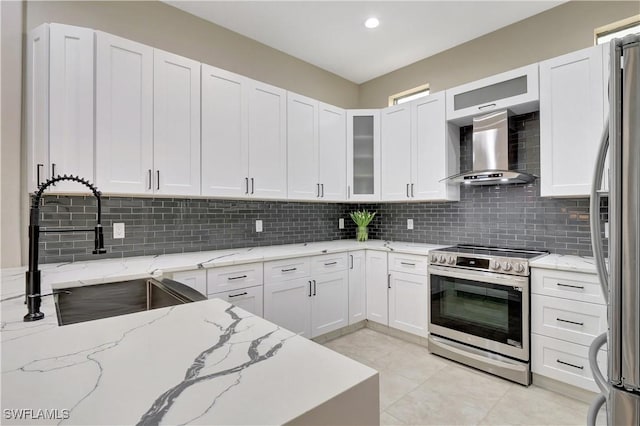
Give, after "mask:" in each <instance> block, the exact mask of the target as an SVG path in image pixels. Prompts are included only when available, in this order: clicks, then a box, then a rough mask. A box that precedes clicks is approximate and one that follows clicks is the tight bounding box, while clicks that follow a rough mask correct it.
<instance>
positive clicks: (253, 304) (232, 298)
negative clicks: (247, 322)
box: [209, 285, 263, 317]
mask: <svg viewBox="0 0 640 426" xmlns="http://www.w3.org/2000/svg"><path fill="white" fill-rule="evenodd" d="M209 298H211V299H213V298H218V299H222V300H225V301H227V302H229V303H231V304H232V305H236V306H237V307H239V308H241V309H244V310H245V311H248V312H251V313H252V314H254V315H257V316H259V317H262V310H263V309H262V308H263V306H262V286H261V285H258V286H255V287H249V288H243V289H240V290H233V291H226V292H224V293H218V294H212V295H211V296H209Z"/></svg>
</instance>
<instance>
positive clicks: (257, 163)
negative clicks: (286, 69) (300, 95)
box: [248, 80, 287, 199]
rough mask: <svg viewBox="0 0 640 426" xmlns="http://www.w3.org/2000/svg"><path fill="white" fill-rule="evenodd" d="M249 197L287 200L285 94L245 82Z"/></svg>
mask: <svg viewBox="0 0 640 426" xmlns="http://www.w3.org/2000/svg"><path fill="white" fill-rule="evenodd" d="M248 86H249V87H248V89H249V113H248V120H249V195H250V196H253V197H256V198H274V199H286V198H287V133H286V132H287V125H286V120H287V92H286V91H285V90H283V89H280V88H277V87H274V86H270V85H268V84H265V83H260V82H258V81H255V80H249V84H248Z"/></svg>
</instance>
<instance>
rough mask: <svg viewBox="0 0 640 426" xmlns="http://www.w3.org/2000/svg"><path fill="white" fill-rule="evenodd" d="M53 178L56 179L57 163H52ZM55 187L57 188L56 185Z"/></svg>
mask: <svg viewBox="0 0 640 426" xmlns="http://www.w3.org/2000/svg"><path fill="white" fill-rule="evenodd" d="M51 177H52V178H54V177H56V163H51ZM53 186H56V184H55V183H54V184H53Z"/></svg>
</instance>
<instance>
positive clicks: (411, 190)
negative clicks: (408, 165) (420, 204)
mask: <svg viewBox="0 0 640 426" xmlns="http://www.w3.org/2000/svg"><path fill="white" fill-rule="evenodd" d="M411 198H413V184H411Z"/></svg>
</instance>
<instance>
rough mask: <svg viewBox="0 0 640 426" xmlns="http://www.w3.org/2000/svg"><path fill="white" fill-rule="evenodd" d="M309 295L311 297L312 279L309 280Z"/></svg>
mask: <svg viewBox="0 0 640 426" xmlns="http://www.w3.org/2000/svg"><path fill="white" fill-rule="evenodd" d="M309 297H311V280H309Z"/></svg>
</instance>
